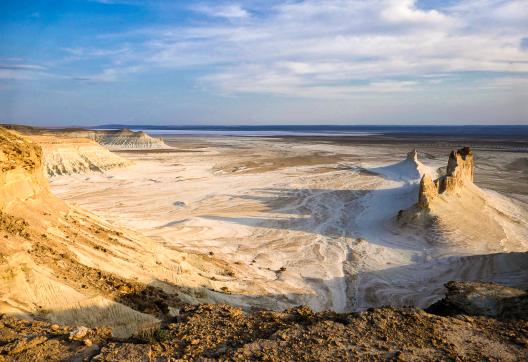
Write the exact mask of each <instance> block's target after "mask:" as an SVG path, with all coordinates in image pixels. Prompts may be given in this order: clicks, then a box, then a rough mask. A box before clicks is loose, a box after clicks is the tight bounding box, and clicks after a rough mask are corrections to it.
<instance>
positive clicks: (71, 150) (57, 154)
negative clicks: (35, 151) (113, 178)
mask: <svg viewBox="0 0 528 362" xmlns="http://www.w3.org/2000/svg"><path fill="white" fill-rule="evenodd" d="M30 138H31V139H32V140H33V141H35V142H36V143H38V144H39V145H40V146H41V147H42V153H43V160H44V170H45V173H46V174H47V175H48V176H50V177H53V176H59V175H72V174H78V173H86V172H92V171H97V172H103V171H107V170H110V169H113V168H118V167H125V166H128V165H130V164H132V162H131V161H129V160H127V159H125V158H123V157H120V156H118V155H117V154H115V153H112V152H110V151H109V150H108V149H106V148H105V147H103V146H101V145H100V144H98V143H97V142H94V141H92V140H89V139H87V138H72V137H63V136H30Z"/></svg>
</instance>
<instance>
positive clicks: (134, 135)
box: [90, 128, 171, 150]
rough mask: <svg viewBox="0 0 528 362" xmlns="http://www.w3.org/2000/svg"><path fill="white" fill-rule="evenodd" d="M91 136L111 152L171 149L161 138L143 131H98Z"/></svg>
mask: <svg viewBox="0 0 528 362" xmlns="http://www.w3.org/2000/svg"><path fill="white" fill-rule="evenodd" d="M90 136H91V138H92V139H93V140H95V141H96V142H98V143H100V144H101V145H103V146H105V147H106V148H108V149H109V150H147V149H153V150H161V149H170V148H171V147H170V146H168V145H167V144H166V143H165V142H164V141H163V140H161V139H159V138H154V137H151V136H149V135H148V134H146V133H145V132H143V131H138V132H134V131H131V130H129V129H126V128H125V129H122V130H117V131H96V132H93V133H91V134H90Z"/></svg>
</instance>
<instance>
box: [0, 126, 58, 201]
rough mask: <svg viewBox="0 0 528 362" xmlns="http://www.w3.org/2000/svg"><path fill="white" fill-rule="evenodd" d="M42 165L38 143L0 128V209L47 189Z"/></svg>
mask: <svg viewBox="0 0 528 362" xmlns="http://www.w3.org/2000/svg"><path fill="white" fill-rule="evenodd" d="M42 167H43V164H42V150H41V148H40V146H38V145H37V144H35V143H33V142H27V141H26V140H24V139H23V138H22V136H20V135H19V134H17V133H16V132H10V131H7V130H5V129H3V128H0V185H1V187H0V209H3V208H4V207H6V206H7V205H8V204H10V203H11V202H13V201H16V200H26V199H28V198H32V197H36V196H37V195H38V194H40V193H42V192H47V191H48V187H47V183H46V181H45V179H44V177H43V174H42Z"/></svg>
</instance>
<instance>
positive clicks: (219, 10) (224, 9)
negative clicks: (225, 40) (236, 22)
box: [191, 4, 250, 19]
mask: <svg viewBox="0 0 528 362" xmlns="http://www.w3.org/2000/svg"><path fill="white" fill-rule="evenodd" d="M191 10H194V11H196V12H199V13H202V14H205V15H207V16H209V17H217V18H226V19H244V18H248V17H249V16H250V14H249V12H248V11H247V10H245V9H243V8H242V7H241V6H240V5H239V4H222V5H214V6H211V5H205V4H201V5H196V6H193V7H192V8H191Z"/></svg>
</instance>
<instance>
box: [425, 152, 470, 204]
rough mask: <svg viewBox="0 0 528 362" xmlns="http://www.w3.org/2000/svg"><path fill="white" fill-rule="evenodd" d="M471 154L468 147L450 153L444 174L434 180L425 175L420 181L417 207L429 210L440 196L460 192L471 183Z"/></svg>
mask: <svg viewBox="0 0 528 362" xmlns="http://www.w3.org/2000/svg"><path fill="white" fill-rule="evenodd" d="M473 175H474V164H473V152H472V151H471V149H470V148H469V147H464V148H461V149H459V150H458V151H456V152H455V151H452V152H451V154H450V155H449V160H448V162H447V169H446V174H445V175H444V176H441V177H439V178H438V179H436V180H434V181H433V180H432V179H431V177H430V176H428V175H427V174H425V175H424V176H423V177H422V179H421V181H420V191H419V194H418V206H419V207H421V208H424V209H426V208H429V206H430V204H431V202H433V200H434V199H436V198H437V197H438V196H439V195H440V194H443V193H453V192H457V191H459V190H461V189H462V188H463V187H464V184H466V183H473Z"/></svg>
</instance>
